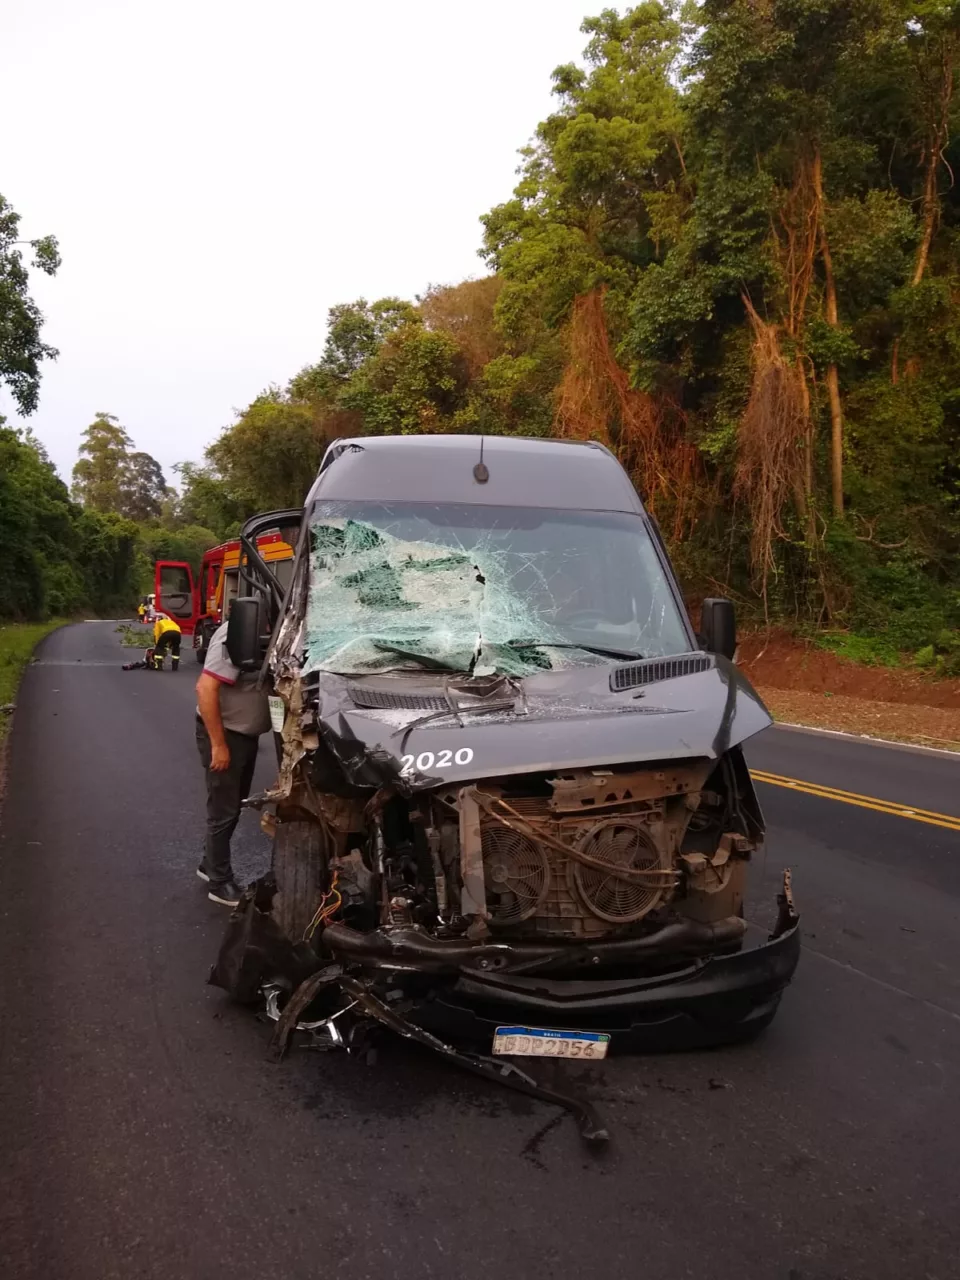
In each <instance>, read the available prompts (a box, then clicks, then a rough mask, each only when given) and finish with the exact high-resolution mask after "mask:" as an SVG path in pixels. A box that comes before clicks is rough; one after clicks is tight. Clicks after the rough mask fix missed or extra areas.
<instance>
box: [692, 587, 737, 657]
mask: <svg viewBox="0 0 960 1280" xmlns="http://www.w3.org/2000/svg"><path fill="white" fill-rule="evenodd" d="M700 635H701V638H702V640H703V647H704V648H705V649H706V650H707V652H708V653H718V654H720V655H721V657H724V658H729V659H730V660H731V661H733V655H734V654H735V653H736V651H737V615H736V611H735V609H734V607H733V601H732V600H724V599H723V598H722V597H720V596H715V597H713V596H712V597H710V598H709V599H707V600H704V602H703V611H702V612H701V615H700Z"/></svg>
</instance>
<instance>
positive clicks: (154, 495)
mask: <svg viewBox="0 0 960 1280" xmlns="http://www.w3.org/2000/svg"><path fill="white" fill-rule="evenodd" d="M124 490H125V492H124V495H123V510H122V512H121V514H122V515H125V516H127V517H128V518H129V519H130V520H137V521H141V522H142V521H147V520H156V519H158V518H159V517H160V515H161V513H162V512H163V503H164V499H165V498H166V496H167V492H168V490H167V482H166V480H165V479H164V476H163V469H162V468H161V466H160V463H159V462H157V460H156V458H153V457H151V456H150V454H149V453H142V452H140V451H137V452H134V453H131V454H130V456H129V459H128V462H127V473H126V481H125V485H124Z"/></svg>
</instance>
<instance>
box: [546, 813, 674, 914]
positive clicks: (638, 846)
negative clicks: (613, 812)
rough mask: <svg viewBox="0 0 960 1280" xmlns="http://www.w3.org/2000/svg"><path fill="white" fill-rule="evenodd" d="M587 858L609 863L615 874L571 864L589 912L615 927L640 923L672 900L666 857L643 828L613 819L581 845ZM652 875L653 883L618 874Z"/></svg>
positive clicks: (581, 896)
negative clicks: (666, 901) (641, 918)
mask: <svg viewBox="0 0 960 1280" xmlns="http://www.w3.org/2000/svg"><path fill="white" fill-rule="evenodd" d="M580 849H581V851H582V852H583V853H586V854H588V855H589V856H590V857H591V858H595V859H596V860H597V861H598V862H603V863H605V864H606V865H607V866H608V867H609V868H610V870H609V871H601V870H600V869H599V868H596V867H587V866H584V864H583V863H582V862H576V861H575V860H574V859H572V858H571V859H570V861H569V863H568V864H567V865H568V867H569V870H570V875H571V876H572V878H573V883H574V885H575V886H576V890H577V893H578V895H579V897H580V899H581V901H582V902H583V903H584V905H585V906H586V908H587V910H588V911H590V912H592V914H593V915H595V916H599V917H600V919H601V920H608V921H609V922H610V923H611V924H626V923H628V922H629V921H631V920H639V919H640V917H641V916H645V915H646V914H647V912H648V911H652V910H653V908H654V907H655V906H657V904H658V903H660V902H661V901H662V900H663V898H664V897H665V896H666V895H667V893H668V889H667V888H666V887H665V881H666V880H667V877H668V876H669V872H670V866H669V863H667V862H665V861H664V859H663V858H662V857H661V854H660V850H659V849H658V848H657V846H656V844H655V843H654V841H653V839H652V837H651V836H650V835H649V833H648V832H647V831H646V829H645V828H644V827H643V825H642V824H641V823H630V822H624V821H623V820H622V819H617V818H610V819H609V820H608V821H607V822H601V823H598V825H597V826H595V827H591V829H590V830H589V831H588V832H587V834H586V836H585V837H584V838H583V839H582V840H581V841H580ZM618 869H620V870H629V871H649V872H654V873H657V872H659V874H652V875H651V876H650V877H649V881H648V883H638V882H637V881H633V880H623V879H621V878H620V877H619V876H618V875H617V870H618Z"/></svg>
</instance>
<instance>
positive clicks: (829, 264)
mask: <svg viewBox="0 0 960 1280" xmlns="http://www.w3.org/2000/svg"><path fill="white" fill-rule="evenodd" d="M812 179H813V191H814V196H815V198H816V202H817V218H818V223H819V227H820V259H821V261H822V262H823V286H824V299H823V300H824V318H825V319H826V322H827V324H828V325H830V327H831V328H832V329H838V328H839V327H840V319H839V314H838V311H837V284H836V280H835V279H834V275H833V258H832V256H831V254H830V241H829V239H828V237H827V224H826V217H825V214H824V207H823V206H824V201H823V165H822V161H821V157H820V151H819V149H818V150H817V151H816V152H815V153H814V157H813V165H812ZM826 383H827V397H828V399H829V401H830V493H831V497H832V500H833V514H834V515H835V516H836V517H837V518H838V519H841V520H842V519H843V406H842V404H841V403H840V375H839V373H838V372H837V366H836V365H835V364H831V365H829V366H828V368H827V376H826Z"/></svg>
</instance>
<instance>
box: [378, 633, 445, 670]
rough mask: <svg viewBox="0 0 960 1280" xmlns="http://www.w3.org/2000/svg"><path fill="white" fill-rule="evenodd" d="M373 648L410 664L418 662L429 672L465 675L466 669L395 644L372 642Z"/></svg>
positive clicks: (379, 641)
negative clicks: (406, 660) (405, 659)
mask: <svg viewBox="0 0 960 1280" xmlns="http://www.w3.org/2000/svg"><path fill="white" fill-rule="evenodd" d="M372 643H373V647H374V648H375V649H379V650H380V652H381V653H395V654H396V655H397V656H398V657H399V658H408V659H409V660H410V661H411V662H418V663H420V665H421V666H423V667H427V668H428V669H429V670H431V671H455V672H457V674H458V675H467V674H468V672H467V669H466V667H455V666H454V665H453V663H452V662H444V661H443V659H442V658H433V657H431V656H430V655H429V654H426V653H417V652H416V651H415V650H413V649H403V648H401V647H400V646H398V645H395V644H386V643H384V642H383V641H381V640H374V641H373V642H372Z"/></svg>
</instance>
